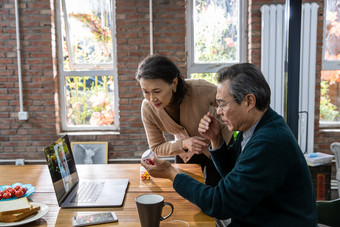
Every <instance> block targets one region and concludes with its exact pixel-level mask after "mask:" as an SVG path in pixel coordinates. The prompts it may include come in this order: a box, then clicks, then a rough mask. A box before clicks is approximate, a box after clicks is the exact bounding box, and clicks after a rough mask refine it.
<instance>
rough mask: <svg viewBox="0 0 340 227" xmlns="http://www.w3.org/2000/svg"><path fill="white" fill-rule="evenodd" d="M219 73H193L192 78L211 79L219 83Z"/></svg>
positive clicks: (214, 82)
mask: <svg viewBox="0 0 340 227" xmlns="http://www.w3.org/2000/svg"><path fill="white" fill-rule="evenodd" d="M216 76H217V73H192V74H191V78H192V79H204V80H207V81H209V82H210V83H212V84H215V85H217V79H216Z"/></svg>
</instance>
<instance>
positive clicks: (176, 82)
mask: <svg viewBox="0 0 340 227" xmlns="http://www.w3.org/2000/svg"><path fill="white" fill-rule="evenodd" d="M177 84H178V78H177V77H176V78H175V79H174V80H173V81H172V85H173V87H172V91H173V92H176V90H177Z"/></svg>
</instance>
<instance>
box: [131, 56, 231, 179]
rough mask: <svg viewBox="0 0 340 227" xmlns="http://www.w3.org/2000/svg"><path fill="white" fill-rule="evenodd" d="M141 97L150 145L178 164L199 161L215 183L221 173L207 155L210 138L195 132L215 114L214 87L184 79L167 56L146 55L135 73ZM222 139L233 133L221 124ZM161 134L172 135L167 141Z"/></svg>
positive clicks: (215, 90)
mask: <svg viewBox="0 0 340 227" xmlns="http://www.w3.org/2000/svg"><path fill="white" fill-rule="evenodd" d="M136 79H137V80H138V82H139V84H140V86H141V89H142V92H143V95H144V98H145V99H144V100H143V103H142V108H141V112H142V120H143V124H144V128H145V131H146V135H147V139H148V143H149V146H150V148H151V149H152V151H153V152H154V153H155V154H156V155H157V156H161V157H162V156H163V157H164V156H176V162H177V163H183V162H184V163H198V164H200V165H201V167H202V171H203V174H204V176H205V183H206V184H207V185H216V184H217V183H218V181H219V180H220V175H219V174H218V172H217V171H216V168H215V166H214V164H213V162H212V160H211V158H210V154H209V151H208V145H209V140H207V139H205V138H203V137H202V136H201V135H200V134H199V132H198V125H199V122H200V120H201V118H202V117H203V116H204V115H205V114H206V113H207V112H208V111H209V112H210V113H212V114H215V113H216V107H217V103H216V92H217V88H216V86H215V85H214V84H211V83H209V82H207V81H205V80H190V79H188V80H184V79H183V77H182V76H181V73H180V71H179V69H178V68H177V67H176V65H175V64H174V63H173V62H172V61H171V60H170V59H168V58H167V57H164V56H161V55H152V56H149V57H147V58H145V59H144V60H143V61H142V62H141V63H140V64H139V66H138V71H137V73H136ZM222 127H223V128H222V132H223V138H224V140H225V141H228V142H229V141H230V140H232V132H230V131H229V130H228V129H227V127H226V126H222ZM164 133H168V134H171V135H173V136H174V137H175V140H174V141H167V140H166V137H165V136H164Z"/></svg>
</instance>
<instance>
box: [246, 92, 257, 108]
mask: <svg viewBox="0 0 340 227" xmlns="http://www.w3.org/2000/svg"><path fill="white" fill-rule="evenodd" d="M246 104H247V109H248V110H252V109H254V108H255V106H256V97H255V95H254V94H248V95H247V96H246Z"/></svg>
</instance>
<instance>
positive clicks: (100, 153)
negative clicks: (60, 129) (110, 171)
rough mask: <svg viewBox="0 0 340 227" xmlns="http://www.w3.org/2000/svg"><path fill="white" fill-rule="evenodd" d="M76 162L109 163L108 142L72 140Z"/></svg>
mask: <svg viewBox="0 0 340 227" xmlns="http://www.w3.org/2000/svg"><path fill="white" fill-rule="evenodd" d="M71 147H72V152H73V156H74V160H75V162H76V164H107V157H108V142H71Z"/></svg>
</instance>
